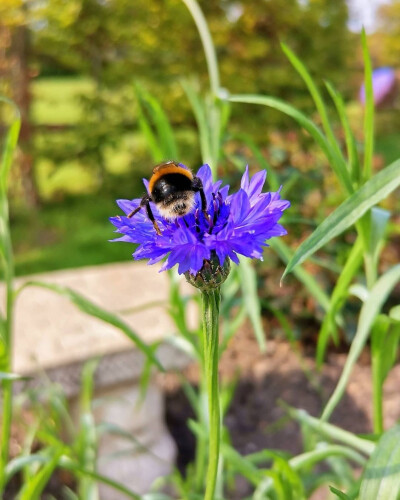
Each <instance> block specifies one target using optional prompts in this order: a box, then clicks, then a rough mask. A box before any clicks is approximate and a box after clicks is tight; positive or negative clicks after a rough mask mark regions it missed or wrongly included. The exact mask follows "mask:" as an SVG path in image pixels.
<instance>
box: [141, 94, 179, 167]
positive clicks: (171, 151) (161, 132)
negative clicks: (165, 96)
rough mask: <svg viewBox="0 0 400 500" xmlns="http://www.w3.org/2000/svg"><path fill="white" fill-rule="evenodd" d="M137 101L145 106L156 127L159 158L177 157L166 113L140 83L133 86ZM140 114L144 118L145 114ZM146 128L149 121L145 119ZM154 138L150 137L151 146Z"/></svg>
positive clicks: (149, 126) (172, 133)
mask: <svg viewBox="0 0 400 500" xmlns="http://www.w3.org/2000/svg"><path fill="white" fill-rule="evenodd" d="M135 90H136V95H137V98H138V102H139V103H141V104H142V106H143V105H144V106H145V107H146V108H147V111H148V114H149V117H150V121H151V122H152V123H153V124H154V127H155V129H156V132H157V135H156V142H157V143H158V144H159V153H161V155H162V157H161V160H167V159H171V160H174V159H176V158H178V148H177V145H176V141H175V136H174V132H173V130H172V127H171V124H170V122H169V119H168V117H167V115H166V114H165V112H164V110H163V109H162V107H161V104H160V102H159V101H158V100H157V99H156V98H155V97H154V96H152V95H151V94H150V92H148V91H147V90H145V89H144V88H143V87H141V86H140V85H138V84H137V85H136V86H135ZM142 116H143V119H145V114H144V113H143V108H142ZM146 129H150V130H151V125H150V122H149V121H148V120H147V125H146ZM149 137H150V136H149ZM154 140H155V139H154V138H152V139H151V146H152V147H154Z"/></svg>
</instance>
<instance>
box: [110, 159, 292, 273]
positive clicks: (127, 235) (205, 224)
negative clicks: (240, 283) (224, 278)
mask: <svg viewBox="0 0 400 500" xmlns="http://www.w3.org/2000/svg"><path fill="white" fill-rule="evenodd" d="M266 176H267V173H266V171H265V170H263V171H261V172H258V173H256V174H255V175H254V176H253V177H252V178H251V179H250V178H249V169H248V167H246V171H245V173H244V174H243V177H242V181H241V189H239V191H238V192H237V193H234V194H231V195H228V191H229V186H224V187H221V184H222V181H217V182H215V183H213V180H212V173H211V169H210V167H209V166H208V165H203V166H202V167H200V169H199V171H198V173H197V177H199V178H200V179H201V181H202V183H203V189H204V194H205V197H206V199H207V213H208V217H205V215H204V214H203V212H202V211H201V202H200V196H199V195H198V194H196V204H195V207H194V210H193V212H192V213H190V214H188V215H185V216H184V217H179V218H177V219H174V220H167V219H164V218H163V217H161V215H160V214H159V213H158V211H157V208H156V206H155V205H154V204H153V203H151V209H152V212H153V214H154V217H155V219H156V222H157V224H158V226H159V228H160V230H161V233H162V234H161V235H159V234H157V233H156V231H155V229H154V226H153V223H152V222H151V221H150V219H149V218H148V216H147V214H146V210H144V209H143V210H140V211H139V212H138V213H137V214H135V216H134V217H132V218H128V217H126V216H116V217H111V218H110V220H111V222H112V224H114V226H115V227H116V228H117V229H116V232H117V233H121V234H122V235H123V236H121V237H120V238H117V239H115V240H113V241H126V242H129V243H136V244H139V246H138V247H137V249H136V250H135V252H134V253H133V257H134V259H149V262H148V263H149V264H154V263H156V262H158V261H160V260H162V259H164V258H165V257H166V260H165V262H164V264H163V265H162V267H161V269H160V271H165V270H167V269H170V268H172V267H173V266H175V265H176V264H177V265H178V273H179V274H183V273H187V272H189V273H190V274H193V275H195V274H196V273H198V271H200V269H201V268H202V267H203V265H204V261H210V260H211V259H213V258H214V257H215V256H217V257H218V260H219V263H220V265H221V266H223V265H224V263H225V261H226V259H231V260H232V261H233V262H235V263H236V264H238V263H239V259H238V254H241V255H244V256H246V257H250V258H257V259H261V260H262V257H263V249H264V247H266V246H268V245H267V243H266V240H269V239H270V238H272V237H274V236H282V235H284V234H286V230H285V229H284V228H283V227H282V226H281V225H280V224H279V223H278V221H279V219H280V218H281V216H282V214H283V211H284V210H285V209H286V208H288V207H289V205H290V203H289V201H287V200H282V199H281V197H280V190H278V191H276V192H270V193H262V188H263V186H264V182H265V179H266ZM144 183H145V186H146V188H147V185H148V184H147V181H144ZM140 201H141V200H140V199H134V200H118V201H117V203H118V206H119V207H120V208H121V209H122V210H123V211H124V212H125V214H129V213H131V212H132V211H133V210H134V209H135V208H137V207H138V206H139V204H140Z"/></svg>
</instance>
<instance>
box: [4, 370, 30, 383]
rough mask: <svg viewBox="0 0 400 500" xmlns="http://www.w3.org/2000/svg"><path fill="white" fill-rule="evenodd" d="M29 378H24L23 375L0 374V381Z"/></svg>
mask: <svg viewBox="0 0 400 500" xmlns="http://www.w3.org/2000/svg"><path fill="white" fill-rule="evenodd" d="M30 378H31V377H25V376H23V375H18V374H17V373H10V372H0V381H1V380H13V381H15V380H29V379H30Z"/></svg>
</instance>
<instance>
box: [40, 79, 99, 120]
mask: <svg viewBox="0 0 400 500" xmlns="http://www.w3.org/2000/svg"><path fill="white" fill-rule="evenodd" d="M31 91H32V96H33V103H32V121H33V123H35V124H38V125H73V124H74V123H76V122H77V121H78V120H79V119H80V117H81V106H80V104H79V96H80V95H82V94H84V95H91V94H92V93H93V91H94V84H93V82H92V81H91V80H90V79H88V78H82V77H80V78H71V77H68V78H58V77H57V78H38V79H36V80H34V81H33V82H32V84H31Z"/></svg>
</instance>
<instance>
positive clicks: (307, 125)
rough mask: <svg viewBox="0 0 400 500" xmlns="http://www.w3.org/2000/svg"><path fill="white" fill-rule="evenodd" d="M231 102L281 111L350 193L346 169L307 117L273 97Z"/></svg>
mask: <svg viewBox="0 0 400 500" xmlns="http://www.w3.org/2000/svg"><path fill="white" fill-rule="evenodd" d="M229 101H231V102H240V103H243V104H260V105H262V106H268V107H270V108H273V109H276V110H278V111H281V112H282V113H284V114H286V115H288V116H290V117H291V118H293V119H295V120H296V121H297V122H298V123H299V125H300V126H301V127H303V128H304V129H305V130H306V131H307V132H308V133H309V134H310V135H311V136H312V137H313V139H314V140H315V142H316V143H317V144H318V145H319V146H320V147H321V149H322V151H323V152H324V154H325V156H326V157H327V159H328V161H329V164H330V165H331V167H332V169H333V170H334V172H335V174H336V175H337V177H338V179H339V180H340V182H341V184H342V185H343V186H344V187H345V189H346V191H347V192H348V193H352V192H353V191H354V190H353V185H352V182H351V179H350V174H349V172H348V171H347V169H343V168H342V167H341V164H342V163H341V160H340V157H338V154H337V152H336V150H335V149H334V148H333V147H332V145H331V144H330V143H329V141H328V140H327V138H326V137H325V136H324V134H323V133H322V132H321V130H320V129H319V128H318V127H317V126H316V125H315V123H313V122H312V121H311V120H310V119H309V118H307V116H305V115H304V114H303V113H301V112H300V111H299V110H297V109H296V108H294V107H293V106H291V105H290V104H287V103H286V102H284V101H281V100H280V99H276V98H275V97H270V96H264V95H257V94H243V95H231V96H230V97H229Z"/></svg>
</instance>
